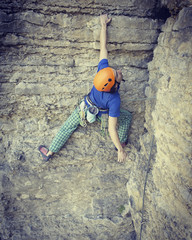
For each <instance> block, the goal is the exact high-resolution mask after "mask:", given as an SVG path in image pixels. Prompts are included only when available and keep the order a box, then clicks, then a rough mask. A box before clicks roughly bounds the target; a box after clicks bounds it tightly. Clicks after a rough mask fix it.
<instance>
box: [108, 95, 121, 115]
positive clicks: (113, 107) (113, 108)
mask: <svg viewBox="0 0 192 240" xmlns="http://www.w3.org/2000/svg"><path fill="white" fill-rule="evenodd" d="M120 104H121V99H120V96H119V94H118V95H116V97H115V98H113V99H112V100H110V101H109V116H110V117H119V116H120Z"/></svg>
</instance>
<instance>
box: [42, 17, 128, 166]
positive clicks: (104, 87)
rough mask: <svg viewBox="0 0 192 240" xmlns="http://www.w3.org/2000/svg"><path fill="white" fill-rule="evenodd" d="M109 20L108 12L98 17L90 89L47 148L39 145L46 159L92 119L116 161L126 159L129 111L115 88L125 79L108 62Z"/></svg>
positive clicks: (119, 71) (120, 72)
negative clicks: (97, 45)
mask: <svg viewBox="0 0 192 240" xmlns="http://www.w3.org/2000/svg"><path fill="white" fill-rule="evenodd" d="M111 20H112V19H111V18H109V17H108V15H107V14H104V15H101V16H100V23H101V31H100V58H99V64H98V70H97V74H96V76H95V78H94V81H93V87H92V89H91V92H90V93H89V94H88V95H87V96H85V97H84V99H83V100H82V102H81V103H80V104H79V106H78V107H77V108H76V109H75V110H74V112H73V113H72V114H71V115H70V116H69V118H68V119H67V120H66V121H65V123H64V124H63V126H62V127H61V129H60V131H59V132H58V133H57V135H56V136H55V138H54V139H53V141H52V143H51V145H50V147H49V148H47V147H46V146H43V145H41V146H40V147H39V148H38V149H39V151H40V153H41V155H42V156H43V159H44V160H45V161H48V160H49V159H50V158H51V157H52V156H53V154H54V153H57V152H58V151H59V150H60V149H61V148H62V147H63V145H64V144H65V143H66V141H67V140H68V139H69V137H70V136H71V134H72V133H73V132H74V131H75V130H76V129H77V127H78V126H79V125H82V126H85V125H86V121H89V122H93V121H94V120H95V118H96V119H97V120H99V121H101V126H103V128H104V130H105V129H106V128H108V131H107V133H109V136H110V137H111V140H112V142H113V144H114V145H115V148H116V150H117V152H118V162H124V161H125V159H126V156H127V154H126V152H125V150H124V146H125V145H126V144H127V142H128V140H127V139H128V131H129V128H130V124H131V118H132V116H131V113H130V112H129V111H127V110H123V109H120V103H121V100H120V95H119V92H118V91H119V87H120V84H121V81H124V80H123V75H122V71H121V70H115V69H113V68H111V67H109V64H108V51H107V26H108V24H109V23H110V22H111ZM106 119H107V120H106ZM106 121H107V122H106Z"/></svg>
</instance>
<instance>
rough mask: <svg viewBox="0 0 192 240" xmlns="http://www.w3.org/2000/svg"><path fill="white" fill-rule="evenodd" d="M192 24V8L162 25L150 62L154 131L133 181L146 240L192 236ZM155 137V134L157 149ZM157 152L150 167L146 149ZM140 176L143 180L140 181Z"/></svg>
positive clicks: (150, 125)
mask: <svg viewBox="0 0 192 240" xmlns="http://www.w3.org/2000/svg"><path fill="white" fill-rule="evenodd" d="M191 23H192V8H191V7H189V8H183V9H182V10H181V11H180V13H179V15H178V16H177V17H174V18H173V17H172V18H169V19H168V20H167V21H166V24H165V25H164V26H163V27H162V33H161V34H160V36H159V38H158V46H157V47H156V48H155V50H154V57H153V61H152V62H150V64H149V65H148V66H149V86H148V87H147V88H146V90H145V93H146V96H147V97H154V96H155V100H154V101H153V102H151V103H149V102H147V104H146V112H145V119H146V123H145V126H146V129H147V130H148V133H146V134H145V135H143V136H142V138H141V145H142V148H141V151H140V155H139V156H138V159H137V161H136V165H135V166H134V169H132V171H131V177H130V179H129V181H128V184H127V189H128V194H129V198H130V203H131V209H132V210H131V212H132V216H133V219H134V224H135V227H136V229H137V230H136V231H137V232H138V233H140V231H141V230H142V235H141V236H142V239H157V238H158V239H162V240H163V239H191V237H192V218H191V213H192V212H191V206H192V205H191V203H192V201H191V200H192V198H191V186H192V185H191V183H192V182H191V173H192V171H191V170H192V168H191V146H192V144H191V120H192V107H191V100H192V99H191V92H192V91H191V90H192V89H191V83H192V81H191V79H192V74H191V67H192V25H191ZM152 136H154V137H155V142H154V144H153V147H151V142H152ZM151 150H152V154H151V161H150V165H149V169H147V166H148V161H149V155H147V154H145V153H146V152H147V153H150V151H151ZM143 156H145V157H143ZM143 161H145V162H143ZM146 170H148V179H147V186H146V191H145V195H144V192H143V191H144V188H143V186H144V182H145V180H146V179H145V174H146ZM138 175H140V176H143V178H139V179H138V180H136V179H137V176H138ZM143 195H144V200H145V201H144V202H145V204H144V209H143ZM142 213H143V229H141V219H142ZM157 236H158V237H157Z"/></svg>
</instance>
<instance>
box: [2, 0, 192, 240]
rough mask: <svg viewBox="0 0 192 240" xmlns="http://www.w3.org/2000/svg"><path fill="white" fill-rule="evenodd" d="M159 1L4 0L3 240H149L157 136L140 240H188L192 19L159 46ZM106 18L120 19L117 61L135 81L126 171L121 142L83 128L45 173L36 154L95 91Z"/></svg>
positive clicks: (128, 87) (113, 50) (112, 34)
mask: <svg viewBox="0 0 192 240" xmlns="http://www.w3.org/2000/svg"><path fill="white" fill-rule="evenodd" d="M160 2H162V1H155V0H152V1H141V0H133V1H132V0H130V1H127V0H126V1H106V0H105V1H100V0H96V1H60V0H59V1H40V0H37V1H32V0H27V1H22V0H20V1H4V0H3V1H1V6H0V19H1V23H0V43H1V45H0V51H1V54H0V61H1V65H0V70H1V79H0V87H1V89H0V93H1V95H0V99H1V100H0V106H1V107H0V114H1V117H0V130H1V135H0V153H1V158H0V179H1V183H2V184H1V188H0V191H1V203H0V211H1V216H3V217H2V218H1V225H0V238H1V239H3V240H8V239H11V240H29V239H30V240H32V239H34V240H36V239H43V240H48V239H51V240H55V239H62V240H63V239H67V240H72V239H74V240H76V239H82V240H86V239H89V240H93V239H94V240H95V239H97V240H99V239H100V240H104V239H108V240H113V239H114V240H116V239H119V240H125V239H126V240H131V239H136V234H137V237H139V234H140V226H141V211H142V204H143V202H142V200H143V199H142V194H143V186H144V181H145V174H146V170H147V159H148V157H149V153H150V150H151V139H152V138H151V136H152V133H153V132H154V133H155V144H156V145H155V147H154V148H153V151H152V160H151V162H152V163H151V165H152V166H151V167H153V168H152V170H153V171H151V172H150V174H149V177H148V181H147V190H146V191H147V192H146V200H145V203H146V206H147V209H148V211H147V210H146V209H145V212H146V215H145V217H148V219H149V223H147V224H145V225H144V229H143V235H142V236H143V238H142V239H174V240H175V239H182V238H186V239H187V240H188V237H189V236H190V235H189V233H190V223H188V222H189V221H188V220H190V219H189V217H190V216H189V209H188V208H189V207H190V206H191V202H190V197H191V195H190V192H189V189H190V176H189V171H190V170H189V169H190V164H189V160H188V155H189V154H190V145H189V144H190V141H191V140H190V136H189V118H190V116H191V115H190V108H189V105H188V103H189V100H190V96H189V93H190V89H189V85H188V81H189V80H190V76H189V74H190V69H191V68H190V67H189V64H190V61H191V60H190V59H191V55H190V54H191V53H190V51H189V48H191V45H190V44H191V41H190V39H191V25H189V24H190V21H188V19H190V11H191V9H189V8H185V9H183V10H182V11H181V13H180V15H179V16H178V18H177V19H173V18H170V19H169V20H168V21H167V22H166V24H165V25H164V26H163V28H162V31H163V32H162V33H161V34H160V36H159V32H160V31H161V26H162V23H163V22H162V21H161V20H158V19H155V15H154V13H155V12H156V11H160V9H159V6H160V5H161V4H160ZM103 12H108V13H109V14H111V15H112V18H113V20H112V23H111V24H110V26H109V28H108V30H109V31H108V33H109V34H108V35H109V38H108V42H109V44H108V49H109V62H110V64H111V66H112V67H115V68H116V67H120V68H121V69H122V71H123V74H124V76H125V79H126V80H127V81H126V82H125V83H123V84H122V88H121V92H120V94H121V97H122V107H124V108H126V109H128V110H130V111H131V112H133V122H132V126H131V130H130V136H129V144H128V146H127V147H126V151H127V153H128V159H127V162H126V163H125V164H124V165H121V164H118V163H117V153H116V151H115V150H114V147H113V145H112V142H111V140H110V139H107V140H105V139H104V138H103V137H102V136H101V135H100V132H99V131H100V126H99V124H97V123H94V124H92V125H89V126H88V127H87V128H82V127H79V128H78V130H77V131H76V132H75V133H74V134H73V135H72V137H71V138H70V139H69V141H68V142H67V144H66V145H65V147H64V148H63V149H62V150H61V151H60V152H59V154H58V155H56V156H55V157H54V158H53V159H52V160H51V161H50V162H48V163H43V162H42V161H41V157H40V155H39V152H38V150H37V147H38V146H39V145H40V144H46V145H47V146H49V144H50V143H51V141H52V139H53V137H54V136H55V134H56V133H57V131H58V130H59V128H60V126H61V125H62V123H63V122H64V121H65V120H66V119H67V117H68V116H69V114H70V113H71V112H72V111H73V109H74V107H75V106H76V105H77V104H78V101H79V100H81V99H82V97H83V96H84V95H85V94H87V93H88V92H89V90H90V89H91V87H92V82H93V78H94V75H95V73H96V70H97V64H98V57H99V30H100V26H99V17H98V16H99V14H101V13H103ZM183 26H185V27H183ZM158 36H159V40H158V42H159V45H158V47H157V48H155V51H154V58H153V61H152V62H151V63H150V65H149V67H148V63H149V62H150V61H151V60H152V57H153V49H154V47H155V46H156V44H157V38H158ZM148 71H149V72H148ZM187 74H188V75H187ZM181 79H182V81H181ZM187 79H188V80H187ZM148 80H149V82H148ZM179 90H180V91H179ZM146 97H148V98H149V100H147V101H144V100H143V99H144V98H146ZM153 97H155V99H153ZM165 97H166V100H165ZM179 97H180V98H181V101H179ZM172 105H173V106H174V108H172V107H171V106H172ZM159 120H161V121H159ZM175 129H177V131H175ZM186 136H187V137H186ZM181 159H182V161H181ZM181 162H182V164H181ZM164 179H165V180H164ZM163 180H164V181H163ZM162 186H163V187H162ZM127 191H128V192H127ZM167 192H169V194H167ZM175 199H176V201H175V203H174V204H171V203H172V202H173V200H175ZM168 201H170V203H169V202H168ZM174 209H179V211H178V212H177V214H174ZM167 210H169V211H167ZM165 212H166V214H165ZM130 213H132V216H131V214H130ZM179 215H180V216H181V219H178V216H179ZM164 218H166V219H167V220H166V221H165V220H163V219H164ZM132 219H133V220H134V224H133V222H132ZM152 219H153V221H152ZM154 219H156V221H154ZM185 221H186V222H187V224H184V222H185ZM135 231H136V232H135Z"/></svg>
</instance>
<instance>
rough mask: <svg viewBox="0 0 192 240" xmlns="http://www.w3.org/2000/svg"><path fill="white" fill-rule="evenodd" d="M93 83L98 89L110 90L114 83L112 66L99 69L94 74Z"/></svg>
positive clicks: (102, 90)
mask: <svg viewBox="0 0 192 240" xmlns="http://www.w3.org/2000/svg"><path fill="white" fill-rule="evenodd" d="M93 84H94V86H95V88H96V89H97V90H98V91H101V92H110V90H111V88H112V87H113V86H114V84H115V74H114V71H113V69H112V68H110V67H107V68H103V69H101V70H100V71H99V72H98V73H97V74H96V76H95V78H94V81H93Z"/></svg>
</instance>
